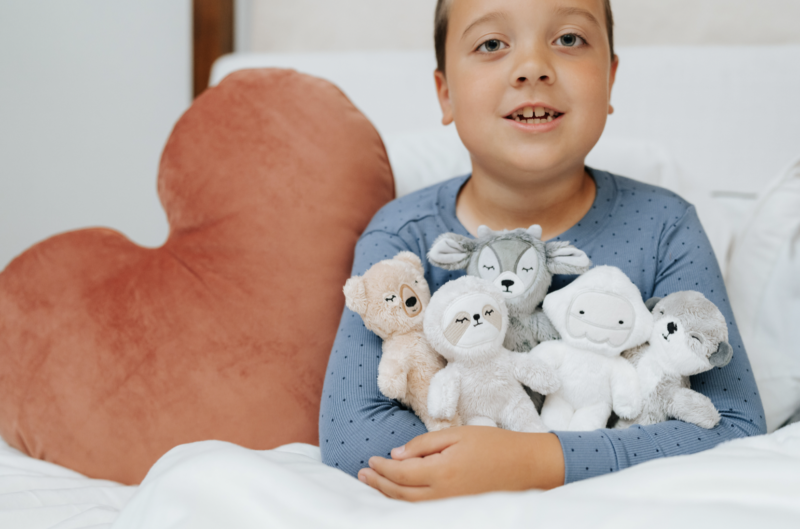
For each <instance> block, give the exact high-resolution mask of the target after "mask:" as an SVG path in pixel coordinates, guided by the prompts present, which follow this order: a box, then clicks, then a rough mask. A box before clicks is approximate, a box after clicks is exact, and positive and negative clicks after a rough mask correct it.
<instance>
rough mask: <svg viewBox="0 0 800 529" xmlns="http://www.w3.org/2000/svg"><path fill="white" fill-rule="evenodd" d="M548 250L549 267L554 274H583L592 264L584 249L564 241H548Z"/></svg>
mask: <svg viewBox="0 0 800 529" xmlns="http://www.w3.org/2000/svg"><path fill="white" fill-rule="evenodd" d="M546 251H547V269H548V270H550V272H551V273H553V274H570V275H575V274H582V273H584V272H586V271H587V270H589V268H591V266H592V262H591V261H590V260H589V257H587V255H586V253H585V252H584V251H583V250H579V249H577V248H575V247H574V246H570V245H569V244H568V243H565V242H563V241H557V242H549V243H547V245H546Z"/></svg>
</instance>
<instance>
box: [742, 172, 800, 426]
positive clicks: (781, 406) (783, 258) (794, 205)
mask: <svg viewBox="0 0 800 529" xmlns="http://www.w3.org/2000/svg"><path fill="white" fill-rule="evenodd" d="M727 285H728V293H729V295H730V300H731V305H732V306H733V312H734V314H735V315H736V320H737V323H738V325H739V330H740V331H741V333H742V339H743V341H744V345H745V347H746V348H747V353H748V356H749V358H750V363H751V364H752V366H753V374H754V375H755V377H756V383H757V384H758V387H759V390H760V393H761V400H762V402H763V404H764V411H765V412H766V419H767V428H768V430H769V431H773V430H775V429H776V428H778V427H779V426H780V425H781V424H783V423H784V422H785V421H786V420H787V419H788V418H789V417H790V416H791V415H792V413H793V412H795V411H797V410H798V409H800V159H798V160H797V161H795V162H794V163H793V164H791V165H790V166H789V168H787V169H786V170H785V171H784V172H782V173H781V175H780V176H779V177H778V178H777V179H776V180H775V181H774V182H773V183H772V184H771V185H769V186H768V187H767V188H766V190H765V191H764V192H763V193H762V195H761V197H760V198H759V201H758V203H757V205H756V207H755V209H754V211H753V214H752V216H751V217H750V219H749V221H748V222H746V224H745V227H744V229H743V231H742V232H741V233H740V234H739V235H738V236H737V237H736V239H735V241H734V244H733V248H732V251H731V258H730V262H729V263H728V276H727Z"/></svg>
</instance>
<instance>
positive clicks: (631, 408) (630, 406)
mask: <svg viewBox="0 0 800 529" xmlns="http://www.w3.org/2000/svg"><path fill="white" fill-rule="evenodd" d="M614 411H615V412H616V413H617V415H619V416H620V417H622V418H623V419H633V418H635V417H637V416H638V415H639V414H640V413H642V399H641V398H638V397H637V398H630V397H628V398H619V399H617V401H616V402H615V403H614Z"/></svg>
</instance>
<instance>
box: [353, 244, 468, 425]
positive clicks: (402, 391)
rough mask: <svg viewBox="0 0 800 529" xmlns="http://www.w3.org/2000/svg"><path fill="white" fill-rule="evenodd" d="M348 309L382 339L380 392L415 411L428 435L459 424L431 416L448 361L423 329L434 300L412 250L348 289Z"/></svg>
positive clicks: (384, 263)
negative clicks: (433, 387)
mask: <svg viewBox="0 0 800 529" xmlns="http://www.w3.org/2000/svg"><path fill="white" fill-rule="evenodd" d="M344 295H345V300H346V303H347V308H349V309H350V310H352V311H353V312H355V313H356V314H358V315H359V316H361V318H362V319H363V320H364V325H365V326H366V327H367V329H369V330H370V331H372V332H374V333H375V334H377V335H378V336H379V337H381V338H382V339H383V356H382V357H381V361H380V364H379V365H378V388H379V389H380V390H381V393H383V394H384V395H386V396H387V397H389V398H390V399H397V400H399V401H400V402H402V403H403V404H404V405H406V406H409V407H411V409H412V410H414V412H415V413H416V414H417V416H418V417H419V418H420V420H422V422H423V423H424V424H425V427H426V428H427V429H428V431H435V430H441V429H444V428H448V427H450V426H458V425H459V424H461V420H460V419H459V417H457V416H456V417H454V418H453V419H451V420H437V419H434V418H432V417H431V415H430V414H429V413H428V387H429V386H430V383H431V379H432V378H433V376H434V375H435V374H436V373H438V372H439V371H440V370H441V369H443V368H444V367H445V365H446V362H445V360H444V358H443V357H442V356H440V355H439V354H438V353H437V352H436V351H434V350H433V348H432V347H431V346H430V345H429V344H428V341H427V339H426V338H425V334H424V333H423V330H422V322H423V320H424V317H423V314H424V312H425V308H426V307H427V305H428V303H429V302H430V300H431V292H430V289H429V288H428V283H427V282H426V281H425V275H424V269H423V267H422V261H420V258H419V257H417V255H416V254H414V253H412V252H400V253H399V254H397V255H396V256H395V257H394V258H393V259H387V260H384V261H380V262H378V263H376V264H375V265H373V266H372V267H371V268H370V269H369V270H367V271H366V273H365V274H364V275H363V276H353V277H351V278H350V279H348V280H347V283H345V285H344Z"/></svg>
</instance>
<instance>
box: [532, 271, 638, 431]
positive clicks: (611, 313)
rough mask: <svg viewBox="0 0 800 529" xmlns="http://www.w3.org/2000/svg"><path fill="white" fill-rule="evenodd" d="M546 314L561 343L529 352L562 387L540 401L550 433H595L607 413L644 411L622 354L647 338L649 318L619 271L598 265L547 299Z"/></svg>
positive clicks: (630, 367) (629, 414)
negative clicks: (553, 375) (568, 431)
mask: <svg viewBox="0 0 800 529" xmlns="http://www.w3.org/2000/svg"><path fill="white" fill-rule="evenodd" d="M544 312H545V313H546V314H547V316H548V317H549V318H550V321H552V322H553V325H554V326H555V328H556V329H557V330H558V332H559V333H560V334H561V340H554V341H549V342H542V343H541V344H539V346H538V347H536V348H535V349H534V350H533V351H532V353H531V354H533V355H535V356H537V357H539V358H541V359H542V360H543V361H544V362H546V363H547V364H548V365H550V366H551V367H552V368H553V369H554V370H555V371H556V373H557V374H558V377H559V379H560V380H561V389H559V390H558V391H556V392H554V393H552V394H550V395H548V396H547V398H546V399H545V401H544V407H543V408H542V420H543V421H544V423H545V424H546V425H547V427H548V428H549V429H551V430H596V429H598V428H603V427H605V426H606V422H607V421H608V418H609V416H610V415H611V411H612V410H613V411H615V412H616V413H617V415H619V416H620V417H625V418H631V417H635V416H637V415H638V414H639V412H640V411H641V408H642V395H641V391H640V389H639V379H638V377H637V375H636V370H635V369H634V367H633V365H632V364H631V363H630V362H628V361H627V360H625V359H624V358H622V356H621V354H622V352H623V351H624V350H626V349H630V348H632V347H636V346H638V345H641V344H642V343H644V342H645V341H647V340H648V339H649V338H650V334H651V331H652V329H653V316H652V314H651V313H650V311H649V310H647V307H646V306H645V304H644V302H643V301H642V297H641V295H640V294H639V290H638V289H637V288H636V286H635V285H634V284H633V283H632V282H631V280H630V279H628V276H626V275H625V274H624V273H623V272H622V271H621V270H620V269H619V268H615V267H613V266H599V267H597V268H594V269H592V270H589V271H588V272H586V273H585V274H583V275H582V276H580V277H579V278H577V279H576V280H575V281H574V282H572V283H571V284H570V285H568V286H566V287H564V288H562V289H561V290H559V291H556V292H553V293H552V294H550V295H548V296H547V297H546V298H545V300H544Z"/></svg>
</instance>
